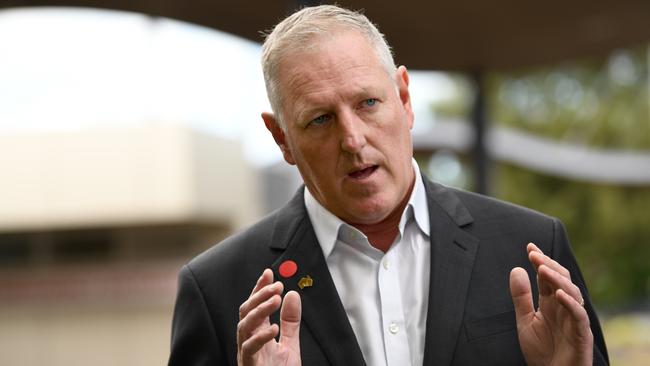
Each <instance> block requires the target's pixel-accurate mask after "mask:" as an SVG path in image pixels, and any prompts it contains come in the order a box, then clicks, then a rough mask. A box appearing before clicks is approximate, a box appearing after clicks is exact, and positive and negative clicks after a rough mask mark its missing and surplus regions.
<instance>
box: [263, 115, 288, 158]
mask: <svg viewBox="0 0 650 366" xmlns="http://www.w3.org/2000/svg"><path fill="white" fill-rule="evenodd" d="M262 119H263V120H264V125H266V129H267V130H269V132H271V135H273V139H274V140H275V143H276V144H278V146H279V147H280V151H282V156H283V157H284V160H285V161H286V162H287V163H289V164H291V165H296V161H295V160H294V159H293V154H292V153H291V148H290V147H289V145H288V144H287V138H286V135H285V132H284V130H282V128H281V127H280V125H279V124H278V121H277V120H276V119H275V116H274V115H273V113H269V112H262Z"/></svg>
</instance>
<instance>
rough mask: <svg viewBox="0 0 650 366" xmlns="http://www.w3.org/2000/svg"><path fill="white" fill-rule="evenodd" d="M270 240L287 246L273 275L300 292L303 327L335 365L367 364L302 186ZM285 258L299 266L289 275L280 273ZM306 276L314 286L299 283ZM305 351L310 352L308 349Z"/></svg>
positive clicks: (282, 215)
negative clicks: (309, 210) (321, 245)
mask: <svg viewBox="0 0 650 366" xmlns="http://www.w3.org/2000/svg"><path fill="white" fill-rule="evenodd" d="M271 242H272V244H271V246H272V247H273V248H276V249H284V253H282V255H280V257H279V258H278V259H277V260H276V262H275V263H273V266H272V269H273V273H274V276H275V278H276V279H278V280H281V281H282V282H283V283H284V288H285V291H291V290H293V291H296V292H298V293H299V294H300V299H301V301H302V322H303V327H306V328H308V329H309V331H310V332H311V333H312V334H313V336H314V338H315V341H316V344H318V345H319V346H320V347H321V349H322V351H323V353H324V354H325V356H326V357H327V359H328V360H329V361H330V363H331V364H332V365H334V366H338V365H340V366H344V365H365V362H364V360H363V355H362V353H361V349H360V348H359V345H358V343H357V340H356V337H355V335H354V331H353V330H352V326H351V325H350V322H349V321H348V317H347V315H346V313H345V309H344V308H343V304H342V303H341V300H340V299H339V295H338V292H337V291H336V287H335V285H334V281H333V280H332V277H331V275H330V272H329V269H328V268H327V263H326V261H325V258H324V256H323V251H322V249H321V247H320V245H319V244H318V240H317V239H316V235H315V233H314V229H313V227H312V225H311V222H310V221H309V217H308V215H307V212H306V209H305V205H304V202H303V190H302V189H301V190H299V191H298V193H297V194H296V196H295V197H294V198H293V200H292V201H291V202H290V203H289V205H288V206H287V207H286V208H285V210H284V212H283V213H282V214H281V215H279V216H278V220H277V221H276V227H275V230H274V234H273V239H272V240H271ZM286 260H292V261H294V262H295V263H296V264H297V266H298V269H297V272H296V273H295V274H294V275H293V276H291V277H289V278H283V277H281V276H280V274H279V270H278V269H279V267H280V265H281V264H282V263H283V262H284V261H286ZM303 278H304V279H305V280H304V281H307V279H308V278H310V279H311V281H312V283H311V286H305V287H303V288H302V289H301V288H300V286H299V285H298V283H299V281H301V279H303ZM302 351H303V352H305V351H306V352H309V350H305V349H303V350H302Z"/></svg>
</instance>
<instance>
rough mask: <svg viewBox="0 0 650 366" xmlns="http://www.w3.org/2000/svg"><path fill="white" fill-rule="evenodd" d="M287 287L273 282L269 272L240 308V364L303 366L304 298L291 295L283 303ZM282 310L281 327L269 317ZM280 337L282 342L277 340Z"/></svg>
mask: <svg viewBox="0 0 650 366" xmlns="http://www.w3.org/2000/svg"><path fill="white" fill-rule="evenodd" d="M283 289H284V286H283V285H282V283H281V282H275V283H274V282H273V272H272V271H271V270H270V269H265V270H264V272H263V273H262V276H260V278H259V279H258V280H257V284H256V285H255V287H254V288H253V291H252V293H251V295H250V296H249V298H248V299H247V300H246V301H245V302H244V303H243V304H242V305H241V306H240V307H239V323H238V324H237V364H238V365H239V366H257V365H264V366H266V365H269V366H275V365H283V366H293V365H296V366H299V365H300V363H301V362H300V342H299V334H300V316H301V310H302V308H301V303H300V295H298V293H297V292H295V291H289V292H288V293H287V294H286V295H285V296H284V301H283V300H282V291H283ZM280 306H282V308H281V310H280V326H279V327H278V325H277V324H271V322H270V320H269V316H270V315H271V314H273V313H274V312H276V311H277V310H278V309H279V308H280ZM278 332H279V333H280V339H279V341H276V340H275V337H276V336H277V335H278Z"/></svg>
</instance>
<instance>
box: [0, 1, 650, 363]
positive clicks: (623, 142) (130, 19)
mask: <svg viewBox="0 0 650 366" xmlns="http://www.w3.org/2000/svg"><path fill="white" fill-rule="evenodd" d="M302 3H303V5H309V4H310V2H302ZM339 3H341V4H343V5H348V6H349V7H351V8H354V9H358V8H366V14H367V15H368V16H369V18H370V19H371V20H373V21H375V22H377V23H378V25H379V27H380V29H381V30H382V31H383V32H385V33H386V35H387V37H388V40H389V42H391V44H392V45H393V46H394V47H395V51H396V59H397V61H398V62H399V63H401V64H405V65H406V66H407V67H411V81H412V85H411V94H412V99H413V105H414V109H415V114H416V123H415V127H414V130H413V135H414V145H415V146H414V147H415V156H416V159H417V160H418V162H419V164H420V167H421V169H422V170H423V171H424V172H425V173H426V174H428V175H429V176H430V177H431V178H433V179H435V180H437V181H439V182H441V183H443V184H447V185H451V186H456V187H460V188H463V189H467V190H473V191H478V192H481V193H485V194H489V195H492V196H495V197H498V198H501V199H505V200H508V201H511V202H514V203H517V204H521V205H524V206H527V207H531V208H534V209H536V210H539V211H542V212H544V213H547V214H549V215H554V216H557V217H559V218H560V219H562V221H563V222H564V223H565V225H566V226H567V229H568V232H569V236H570V238H571V241H572V245H573V248H574V251H575V254H576V257H577V259H578V261H579V263H580V265H581V268H582V270H583V274H584V276H585V278H586V281H587V283H588V285H589V288H590V291H591V296H592V298H593V300H594V302H595V304H596V306H597V308H598V310H599V314H600V315H601V320H602V321H603V323H604V324H603V325H604V328H605V336H606V338H607V342H608V346H609V351H610V359H611V361H612V364H614V365H617V364H620V365H646V364H648V363H649V362H650V78H649V70H650V27H648V26H647V24H650V5H646V4H645V3H643V2H636V1H628V2H626V1H623V2H622V3H621V2H611V4H609V6H608V5H607V4H608V3H607V2H603V3H602V4H598V5H593V4H590V2H586V1H574V2H569V3H570V4H571V5H567V4H566V3H563V2H558V1H550V2H549V3H548V4H545V5H544V7H538V8H535V7H532V8H523V7H522V5H517V4H518V3H515V2H509V1H506V0H500V1H496V3H494V4H492V5H491V6H490V7H485V5H475V4H472V3H471V2H466V1H459V4H458V5H454V6H452V5H450V4H447V2H440V1H438V2H426V4H425V2H419V1H406V2H404V3H402V2H401V3H400V4H401V5H400V7H399V10H400V12H398V13H395V8H396V6H395V5H394V3H393V2H390V1H379V2H376V3H371V2H368V3H366V2H364V1H356V2H354V1H350V2H339ZM348 3H349V4H348ZM164 4H166V5H160V4H152V2H147V1H133V2H122V1H114V2H110V1H86V2H84V1H4V2H0V364H2V365H42V364H48V365H87V364H94V365H157V364H165V363H166V359H167V357H168V354H169V341H170V334H171V329H170V326H171V314H172V308H173V301H174V297H175V291H176V275H177V272H178V270H179V269H180V266H181V265H182V264H184V263H185V262H186V261H188V260H189V259H190V258H192V257H193V256H195V255H196V254H198V253H200V252H201V251H203V250H205V249H206V248H208V247H210V246H211V245H213V244H215V243H217V242H218V241H219V240H220V239H222V238H224V237H225V236H228V235H230V234H231V233H233V232H235V231H237V230H240V229H242V228H243V227H245V226H247V225H249V224H251V223H253V222H255V221H256V220H258V219H259V218H260V217H261V216H263V215H265V214H266V213H268V212H270V211H272V210H273V209H275V208H278V207H280V206H281V205H282V204H283V203H284V202H286V200H287V199H288V198H289V197H291V196H292V195H293V193H294V192H295V190H296V189H297V188H298V187H299V185H300V182H301V181H300V177H299V176H298V174H297V171H296V170H295V169H294V168H293V167H290V166H288V165H287V164H285V163H284V162H283V161H282V158H281V155H280V153H279V150H278V149H277V147H276V146H275V144H274V142H273V140H272V138H271V136H270V135H269V134H268V133H267V132H266V130H265V128H264V127H263V124H262V121H261V118H260V113H261V111H263V110H270V108H269V106H268V101H267V100H266V95H265V91H264V84H263V79H262V75H261V69H260V66H259V57H260V44H259V42H260V41H261V36H260V35H259V34H258V31H260V30H264V29H269V28H271V27H272V25H273V24H274V23H276V22H277V21H278V20H279V19H281V18H282V16H283V14H286V13H288V12H289V10H291V9H293V8H295V7H296V6H298V5H300V4H298V3H294V2H287V3H286V4H284V3H282V2H273V4H263V3H261V2H260V3H259V4H257V3H256V5H259V8H256V9H255V11H251V8H246V7H241V6H240V7H236V8H235V9H230V8H228V6H226V5H219V4H212V2H207V1H189V2H185V3H182V4H185V5H181V3H180V2H174V1H169V2H164ZM278 4H280V5H278ZM36 5H38V6H36ZM45 5H47V6H45ZM53 5H74V6H92V7H83V8H82V7H61V6H53ZM274 7H277V9H276V8H274ZM420 7H424V9H420ZM125 10H129V11H125ZM395 14H398V15H397V16H396V15H395ZM410 17H413V19H412V18H410ZM172 18H176V20H174V19H172ZM391 18H392V19H391ZM178 19H181V20H178ZM436 27H438V28H436ZM225 31H228V32H230V33H228V32H225ZM233 275H236V274H233Z"/></svg>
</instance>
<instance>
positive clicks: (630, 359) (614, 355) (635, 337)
mask: <svg viewBox="0 0 650 366" xmlns="http://www.w3.org/2000/svg"><path fill="white" fill-rule="evenodd" d="M602 325H603V328H604V329H603V330H604V332H605V340H606V342H607V348H608V350H609V359H610V362H611V364H612V365H614V366H616V365H624V366H648V365H650V313H628V314H621V315H616V316H612V317H607V318H605V319H603V324H602Z"/></svg>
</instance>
